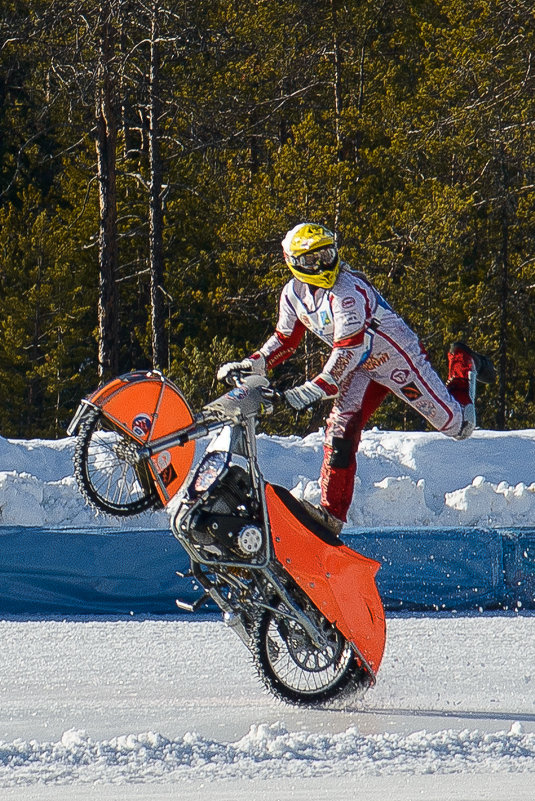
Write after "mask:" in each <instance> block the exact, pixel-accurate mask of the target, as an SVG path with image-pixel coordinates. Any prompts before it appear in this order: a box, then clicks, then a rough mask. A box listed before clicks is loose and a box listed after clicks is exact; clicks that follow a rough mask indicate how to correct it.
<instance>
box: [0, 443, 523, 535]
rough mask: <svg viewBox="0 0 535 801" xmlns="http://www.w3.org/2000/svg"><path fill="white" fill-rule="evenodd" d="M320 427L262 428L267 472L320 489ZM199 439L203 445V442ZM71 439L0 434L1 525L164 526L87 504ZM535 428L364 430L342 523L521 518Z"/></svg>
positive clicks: (160, 517) (305, 493) (513, 521)
mask: <svg viewBox="0 0 535 801" xmlns="http://www.w3.org/2000/svg"><path fill="white" fill-rule="evenodd" d="M322 441H323V432H322V431H318V432H316V433H314V434H311V435H309V436H308V437H306V438H304V439H300V438H298V437H268V436H266V435H260V437H259V459H260V464H261V466H262V469H263V470H264V473H265V475H266V478H267V479H268V480H269V481H272V482H275V483H278V484H282V485H283V486H285V487H287V488H288V489H291V490H292V491H293V493H294V494H295V495H296V496H298V497H305V498H307V499H309V500H312V501H317V499H318V498H319V485H318V475H319V470H320V465H321V459H322ZM199 447H200V448H201V447H202V445H201V446H199ZM73 448H74V441H73V440H72V439H70V438H65V439H61V440H57V441H47V440H6V439H3V438H1V437H0V525H25V526H44V527H47V526H48V527H52V526H84V525H96V524H99V525H105V526H121V527H123V528H124V527H125V526H130V527H133V528H167V527H168V525H169V518H168V515H167V514H166V513H165V512H158V513H153V514H145V515H140V516H137V517H135V518H131V519H122V520H117V519H115V518H107V517H106V516H105V515H97V513H95V511H94V510H92V509H91V508H89V507H88V506H86V505H84V503H83V501H82V499H81V496H80V494H79V493H78V490H77V487H76V483H75V481H74V478H73V469H72V454H73ZM534 465H535V430H533V429H530V430H526V431H511V432H496V431H476V432H475V434H474V435H473V437H472V438H471V439H469V440H465V441H463V442H456V441H454V440H451V439H448V438H446V437H443V436H441V435H440V434H437V433H434V432H433V433H417V432H410V433H405V432H393V431H379V430H377V429H373V430H371V431H367V432H365V433H364V436H363V439H362V444H361V447H360V451H359V456H358V478H357V481H356V486H355V494H354V498H353V504H352V507H351V509H350V512H349V519H348V526H358V527H369V526H373V527H377V526H398V525H403V526H420V527H421V526H433V527H435V526H444V527H448V526H497V527H499V526H502V527H504V526H522V525H531V524H532V523H533V520H535V467H534Z"/></svg>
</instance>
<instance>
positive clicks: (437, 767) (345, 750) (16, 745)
mask: <svg viewBox="0 0 535 801" xmlns="http://www.w3.org/2000/svg"><path fill="white" fill-rule="evenodd" d="M0 754H1V759H0V781H1V782H2V785H3V786H4V787H9V786H18V787H20V786H21V785H24V784H26V785H28V784H34V783H43V784H54V785H61V784H70V783H72V782H73V781H76V783H77V784H93V785H94V784H102V783H109V784H112V783H113V784H114V785H119V784H125V783H129V784H131V783H142V782H161V781H163V780H170V779H172V780H173V781H179V780H180V781H188V780H195V781H197V782H198V781H199V780H207V781H209V780H213V779H216V780H221V779H240V780H243V779H263V780H266V779H272V778H280V777H288V778H289V777H299V778H301V779H303V778H314V777H320V776H323V775H324V774H325V773H328V774H331V775H332V774H333V772H334V773H335V774H336V775H338V776H340V775H344V774H346V773H351V775H352V776H359V777H366V776H370V775H372V776H373V775H382V776H385V775H395V774H401V775H422V774H452V773H473V774H477V773H487V774H488V773H503V772H515V773H523V772H529V771H531V770H532V769H533V760H534V759H535V734H525V733H523V731H522V727H521V725H520V724H519V723H514V724H513V725H512V726H511V728H510V730H509V731H502V732H497V733H492V734H491V733H485V732H480V731H478V730H468V729H467V730H464V731H460V732H456V731H453V730H445V731H439V732H434V733H430V732H427V731H419V732H414V733H411V734H397V733H382V734H373V735H362V734H360V733H359V731H358V729H357V728H356V727H351V728H348V729H347V730H346V731H344V732H341V733H336V734H322V733H317V732H306V731H299V732H295V731H292V732H290V731H288V730H287V729H286V727H285V726H284V725H283V724H281V723H275V724H263V723H260V724H254V725H253V726H251V728H250V730H249V732H248V733H247V734H246V735H245V736H244V737H242V738H241V739H240V740H239V741H238V742H236V743H224V742H218V741H216V740H212V739H208V738H205V737H201V736H200V735H198V734H196V733H194V732H191V733H186V734H185V735H184V736H182V737H179V738H177V739H168V738H166V737H164V736H163V735H161V734H158V733H156V732H151V731H149V732H145V733H143V734H127V735H121V736H118V737H113V738H112V739H110V740H101V741H98V740H93V739H92V738H91V737H90V736H89V735H88V734H87V733H86V732H85V731H78V730H75V729H72V730H70V731H66V732H65V733H64V734H63V736H62V738H61V740H59V741H58V742H43V743H39V742H37V741H36V740H31V741H27V740H22V739H16V740H13V741H12V742H10V743H8V742H0Z"/></svg>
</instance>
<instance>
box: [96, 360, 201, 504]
mask: <svg viewBox="0 0 535 801" xmlns="http://www.w3.org/2000/svg"><path fill="white" fill-rule="evenodd" d="M87 400H88V401H90V403H92V404H93V405H94V406H98V407H99V408H100V409H101V410H102V413H103V414H104V415H105V416H106V417H107V418H108V420H110V422H111V423H113V424H114V425H115V426H116V427H117V428H118V429H120V430H121V431H124V432H125V433H126V434H128V435H129V436H130V437H132V438H133V439H135V440H136V441H137V442H140V443H142V444H143V445H148V444H150V443H151V442H152V441H154V440H157V439H159V438H160V437H165V436H167V435H168V434H173V433H174V432H176V431H180V430H181V429H183V428H187V427H188V426H189V425H190V424H191V423H192V422H193V416H192V414H191V411H190V408H189V406H188V404H187V402H186V400H185V399H184V396H183V395H182V393H181V392H180V390H179V389H178V387H176V386H175V385H174V384H173V383H172V382H171V381H169V379H168V378H165V376H163V375H162V374H161V373H159V372H158V371H156V370H152V371H144V370H139V371H136V372H132V373H127V374H126V375H123V376H121V377H120V378H114V379H113V380H112V381H110V382H109V383H107V384H105V385H104V386H103V387H100V388H99V389H97V390H96V392H93V394H92V395H89V396H88V398H87ZM194 454H195V442H187V443H186V444H185V445H174V446H172V447H168V448H166V449H164V450H161V451H159V452H158V453H156V454H154V456H151V458H150V467H151V470H152V473H153V476H154V481H155V485H156V489H157V490H158V494H159V495H160V498H161V501H162V503H163V504H164V506H165V505H166V504H168V503H169V501H170V500H171V498H172V497H173V496H174V495H176V493H177V492H178V490H179V489H180V488H181V486H182V484H183V483H184V481H185V479H186V477H187V475H188V473H189V471H190V469H191V466H192V464H193V459H194Z"/></svg>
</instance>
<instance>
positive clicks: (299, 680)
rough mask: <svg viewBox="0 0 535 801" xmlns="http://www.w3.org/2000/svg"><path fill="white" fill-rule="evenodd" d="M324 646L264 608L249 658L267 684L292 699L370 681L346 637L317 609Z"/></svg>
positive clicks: (308, 699)
mask: <svg viewBox="0 0 535 801" xmlns="http://www.w3.org/2000/svg"><path fill="white" fill-rule="evenodd" d="M316 616H317V618H318V619H317V620H316V624H318V623H319V625H320V626H321V628H322V630H323V633H324V635H325V637H326V640H327V645H325V646H323V647H321V648H318V647H317V646H316V645H315V644H314V643H313V642H312V640H311V638H310V637H309V635H308V634H307V632H306V631H305V629H304V628H303V627H302V626H301V625H300V623H298V622H297V621H296V620H293V619H292V618H291V617H289V616H287V615H286V614H285V609H284V607H283V606H282V605H281V607H280V611H279V612H277V613H275V612H271V611H269V612H265V613H264V614H263V615H262V616H261V618H260V619H259V621H258V622H257V625H256V629H255V631H254V633H253V637H252V643H251V644H252V652H253V659H254V662H255V665H256V668H257V670H258V672H259V673H260V676H261V678H262V680H263V682H264V684H265V685H266V687H267V688H268V689H269V690H270V691H271V692H272V693H273V694H274V695H276V696H278V697H279V698H281V699H283V700H284V701H289V702H290V703H294V704H314V703H319V702H322V701H326V700H328V699H330V698H333V697H334V696H335V695H338V694H339V693H340V692H342V690H344V689H346V688H348V687H349V686H350V685H353V686H354V688H355V689H357V688H359V689H362V688H364V687H367V686H369V683H370V682H369V681H368V676H367V673H366V671H365V670H364V669H363V668H362V667H361V665H360V664H359V661H358V660H357V657H356V655H355V653H354V652H353V650H352V648H351V646H350V645H349V643H348V642H347V640H346V639H345V638H344V637H343V636H342V635H341V634H340V632H339V631H338V630H337V629H336V628H334V626H332V625H331V624H330V623H329V622H328V621H327V620H326V619H325V618H324V617H323V616H322V615H320V614H319V612H318V613H317V615H316Z"/></svg>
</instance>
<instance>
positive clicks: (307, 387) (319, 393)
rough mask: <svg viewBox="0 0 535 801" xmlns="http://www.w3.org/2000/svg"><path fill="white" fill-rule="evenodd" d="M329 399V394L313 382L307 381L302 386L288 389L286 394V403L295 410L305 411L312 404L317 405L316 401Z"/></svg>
mask: <svg viewBox="0 0 535 801" xmlns="http://www.w3.org/2000/svg"><path fill="white" fill-rule="evenodd" d="M327 397H329V396H328V395H327V393H326V392H324V391H323V389H322V388H321V387H320V386H318V384H315V383H314V382H313V381H305V383H304V384H301V386H299V387H293V389H287V390H286V392H285V393H284V398H285V400H286V402H287V403H289V404H290V406H292V407H293V408H294V409H305V408H306V407H307V406H310V404H311V403H316V401H319V400H323V399H324V398H327Z"/></svg>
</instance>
